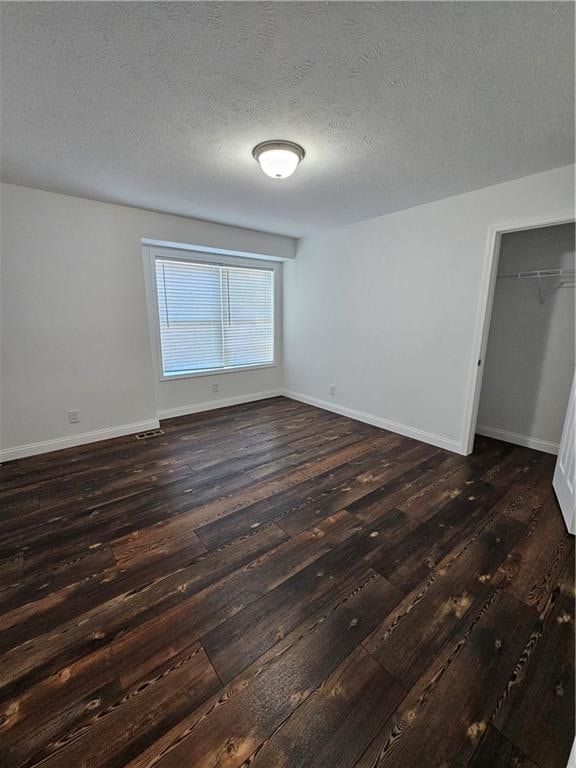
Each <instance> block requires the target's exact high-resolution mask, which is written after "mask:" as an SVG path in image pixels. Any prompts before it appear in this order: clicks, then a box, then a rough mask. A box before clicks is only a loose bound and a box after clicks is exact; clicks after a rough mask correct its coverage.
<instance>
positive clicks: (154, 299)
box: [142, 245, 282, 382]
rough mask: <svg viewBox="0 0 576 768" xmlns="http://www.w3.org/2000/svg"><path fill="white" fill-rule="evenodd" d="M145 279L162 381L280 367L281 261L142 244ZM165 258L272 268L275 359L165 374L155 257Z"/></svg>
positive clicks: (229, 265)
mask: <svg viewBox="0 0 576 768" xmlns="http://www.w3.org/2000/svg"><path fill="white" fill-rule="evenodd" d="M142 255H143V258H144V280H145V287H146V303H147V306H148V323H149V327H150V339H151V343H152V351H153V355H152V356H153V359H154V368H155V374H156V379H157V380H158V381H160V382H166V381H178V380H179V379H195V378H198V377H200V376H220V375H222V374H228V373H240V372H242V371H257V370H259V369H262V368H277V367H278V366H279V365H280V362H279V361H280V360H281V354H282V350H281V341H282V328H281V323H282V304H281V302H282V264H281V262H279V261H272V260H268V259H250V258H244V257H239V256H224V255H220V254H211V253H204V252H202V251H193V250H180V249H178V248H166V247H160V246H153V245H143V246H142ZM157 258H166V259H173V260H175V261H185V262H186V261H188V262H192V263H193V264H199V263H202V264H213V265H215V266H220V267H226V266H228V267H246V268H252V269H269V270H270V271H271V272H272V274H273V283H272V311H273V317H274V337H273V345H274V346H273V351H274V353H273V359H272V361H271V362H269V363H255V364H254V365H238V366H234V367H230V368H211V369H207V370H203V371H191V372H189V373H176V374H165V373H164V366H163V362H162V342H161V338H160V317H159V310H158V291H157V285H156V259H157Z"/></svg>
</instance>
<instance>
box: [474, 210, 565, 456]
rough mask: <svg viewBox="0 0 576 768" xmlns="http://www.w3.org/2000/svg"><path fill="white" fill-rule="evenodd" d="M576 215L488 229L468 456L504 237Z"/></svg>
mask: <svg viewBox="0 0 576 768" xmlns="http://www.w3.org/2000/svg"><path fill="white" fill-rule="evenodd" d="M575 222H576V215H575V213H574V211H573V210H572V211H568V212H563V213H559V214H556V215H549V216H536V217H533V218H531V219H525V220H524V221H514V222H510V223H507V224H492V225H490V226H489V227H488V238H487V241H486V250H485V255H484V264H483V266H482V277H481V279H480V302H479V305H478V311H477V313H476V321H475V327H474V342H473V345H472V350H473V353H474V354H473V355H472V358H471V361H470V372H469V376H468V385H467V388H466V410H465V414H464V431H463V434H462V441H461V445H462V453H463V454H464V455H465V456H468V455H469V454H470V453H472V451H473V449H474V438H475V436H476V424H477V420H478V406H479V405H480V393H481V391H482V379H483V377H484V363H485V358H486V349H487V347H488V334H489V333H490V323H491V321H492V310H493V307H494V294H495V292H496V276H497V274H498V262H499V260H500V245H501V241H502V235H504V234H506V233H508V232H521V231H523V230H529V229H542V228H543V227H554V226H559V225H561V224H574V223H575Z"/></svg>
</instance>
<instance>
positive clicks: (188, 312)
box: [155, 256, 274, 377]
mask: <svg viewBox="0 0 576 768" xmlns="http://www.w3.org/2000/svg"><path fill="white" fill-rule="evenodd" d="M155 267H156V291H157V297H158V320H159V328H160V347H161V355H162V373H163V375H164V376H165V377H171V376H183V375H184V376H185V375H193V374H198V373H205V372H212V371H221V370H223V371H225V370H231V369H237V368H246V367H249V366H261V365H267V364H268V365H270V364H272V363H274V270H273V269H272V268H264V267H262V268H260V267H252V266H250V267H248V266H232V265H226V264H215V263H211V262H204V261H188V260H182V259H176V258H168V257H158V256H157V257H156V258H155Z"/></svg>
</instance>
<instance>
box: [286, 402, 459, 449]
mask: <svg viewBox="0 0 576 768" xmlns="http://www.w3.org/2000/svg"><path fill="white" fill-rule="evenodd" d="M281 394H283V395H285V396H286V397H290V398H292V400H299V401H300V402H301V403H307V404H308V405H315V406H316V407H317V408H323V409H324V410H326V411H332V412H333V413H339V414H340V415H341V416H348V418H350V419H356V421H363V422H365V423H366V424H372V425H373V426H374V427H380V429H387V430H389V431H390V432H396V433H397V434H399V435H404V436H405V437H412V438H414V440H420V441H422V442H423V443H429V444H430V445H436V446H438V448H445V449H446V450H447V451H452V452H453V453H460V454H465V453H466V452H465V451H464V449H463V447H462V444H461V443H459V442H458V441H457V440H451V439H450V438H447V437H443V436H442V435H435V434H433V433H432V432H425V431H424V430H422V429H418V428H417V427H409V426H406V424H398V423H397V422H395V421H389V420H388V419H383V418H381V417H380V416H373V415H372V414H370V413H364V412H363V411H356V410H354V409H353V408H347V407H346V406H344V405H338V404H337V403H331V402H328V401H327V400H319V399H318V398H316V397H309V396H308V395H301V394H300V393H298V392H291V391H290V390H283V391H282V393H281Z"/></svg>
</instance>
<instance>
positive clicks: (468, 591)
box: [364, 518, 523, 688]
mask: <svg viewBox="0 0 576 768" xmlns="http://www.w3.org/2000/svg"><path fill="white" fill-rule="evenodd" d="M522 529H523V526H522V524H521V523H519V522H517V521H516V520H508V519H506V518H498V519H496V520H495V521H494V522H493V524H492V525H490V526H488V527H486V528H485V529H484V530H483V531H482V533H481V534H480V535H479V536H478V538H477V539H476V540H474V541H473V542H472V543H471V544H470V545H469V546H468V547H466V548H464V549H463V551H462V552H461V553H459V556H458V557H455V558H454V559H452V560H450V561H448V562H447V563H446V564H441V565H440V567H438V568H436V569H435V570H434V571H433V573H432V575H431V576H430V578H429V579H427V580H426V581H425V582H424V583H423V584H421V585H419V586H418V587H416V588H415V589H414V590H413V591H412V592H411V593H410V594H409V595H408V596H407V597H406V598H405V599H404V600H403V601H402V602H401V603H400V604H399V605H398V606H397V607H396V608H395V609H394V611H393V613H392V614H391V615H390V616H389V617H387V618H386V619H385V621H384V622H382V624H381V625H380V626H379V627H378V628H377V629H376V630H374V632H373V633H372V634H371V635H370V636H369V637H368V638H366V640H365V641H364V647H365V648H366V649H367V650H368V651H369V652H370V653H371V654H373V655H374V657H375V658H376V659H378V660H379V661H380V662H381V663H382V664H383V665H384V666H386V667H387V668H388V669H390V671H392V672H393V674H394V676H395V677H396V679H397V680H399V681H400V682H401V683H402V684H403V685H404V686H405V687H407V688H411V687H412V686H413V685H414V684H415V683H416V682H417V680H418V678H419V677H420V675H421V674H422V673H423V672H424V671H425V669H426V667H427V666H428V665H429V664H430V663H431V662H432V661H433V660H434V658H435V657H436V655H437V653H438V652H439V651H440V650H441V649H442V647H443V646H444V644H445V643H446V642H449V640H450V638H451V636H452V635H453V634H454V632H456V631H457V630H458V628H459V627H461V626H463V625H464V624H465V623H466V621H467V617H468V616H469V615H470V614H471V613H474V611H477V610H478V608H479V607H480V606H481V605H482V604H483V603H484V602H485V600H486V598H487V597H488V596H489V595H490V594H491V593H492V592H493V590H494V577H495V575H496V573H497V569H498V566H499V565H500V564H501V563H502V561H503V560H504V559H505V558H506V556H507V554H508V552H509V551H510V549H511V548H512V547H513V546H514V543H515V541H516V538H517V537H518V536H519V535H520V534H521V533H522Z"/></svg>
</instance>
